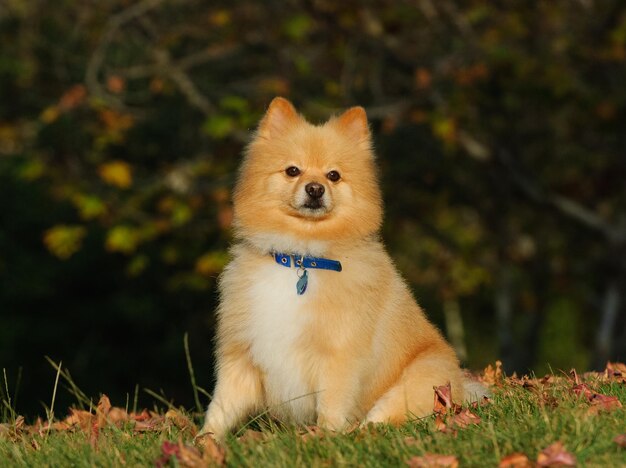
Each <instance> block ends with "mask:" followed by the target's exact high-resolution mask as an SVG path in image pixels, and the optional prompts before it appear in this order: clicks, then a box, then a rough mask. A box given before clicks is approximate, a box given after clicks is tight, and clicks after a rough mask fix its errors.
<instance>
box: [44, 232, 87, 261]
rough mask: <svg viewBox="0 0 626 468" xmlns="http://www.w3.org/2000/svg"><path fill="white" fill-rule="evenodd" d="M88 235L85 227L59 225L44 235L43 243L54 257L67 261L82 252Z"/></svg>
mask: <svg viewBox="0 0 626 468" xmlns="http://www.w3.org/2000/svg"><path fill="white" fill-rule="evenodd" d="M86 233H87V230H86V229H85V228H84V227H83V226H68V225H64V224H59V225H57V226H54V227H51V228H50V229H48V230H47V231H46V232H45V233H44V236H43V242H44V244H45V245H46V247H47V248H48V250H49V251H50V252H51V253H52V254H53V255H55V256H57V257H59V258H60V259H63V260H66V259H68V258H70V257H71V256H72V255H74V254H75V253H76V252H78V251H79V250H80V248H81V244H82V240H83V238H84V237H85V234H86Z"/></svg>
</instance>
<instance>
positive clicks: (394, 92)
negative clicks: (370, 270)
mask: <svg viewBox="0 0 626 468" xmlns="http://www.w3.org/2000/svg"><path fill="white" fill-rule="evenodd" d="M623 5H624V3H623V2H621V1H618V0H579V1H574V0H554V1H550V2H545V1H529V0H524V1H508V2H500V1H479V0H474V1H464V2H459V1H452V0H436V1H435V0H414V1H410V2H409V1H406V2H405V1H391V0H389V1H372V2H352V1H345V2H337V1H330V0H319V1H316V0H311V1H273V0H272V1H264V2H258V1H252V0H250V1H245V0H242V1H229V2H204V1H194V0H189V1H177V0H169V1H166V0H143V1H138V2H135V1H130V0H109V1H78V0H61V1H51V0H33V1H27V0H8V1H4V2H2V3H0V45H1V46H0V368H2V369H3V371H4V373H3V376H2V379H1V380H2V385H1V386H0V387H1V388H2V389H1V390H0V397H1V398H0V400H5V401H8V397H9V396H10V397H11V398H12V400H11V405H13V406H14V407H15V408H16V410H17V411H18V412H19V413H22V414H27V415H29V416H31V417H32V416H34V415H36V414H42V413H43V411H44V407H43V405H50V402H51V397H52V390H53V387H54V381H55V374H56V371H55V369H54V368H53V366H52V365H50V364H49V363H48V362H47V361H46V359H45V356H49V357H50V358H51V359H52V360H54V361H55V362H59V361H62V363H63V368H64V369H68V370H69V372H71V374H72V376H73V379H74V381H75V382H76V384H77V385H78V387H80V388H81V389H82V390H83V391H84V392H85V393H86V394H87V395H89V396H92V397H94V398H97V396H98V394H99V393H100V392H103V393H106V394H108V395H109V396H110V397H111V399H112V401H113V404H115V405H119V406H123V405H124V403H125V401H126V399H127V398H129V399H130V400H131V401H132V399H133V395H134V392H135V388H138V389H139V404H140V406H149V405H152V403H153V399H152V397H150V396H149V395H148V394H146V393H145V392H144V391H143V389H145V388H148V389H151V390H152V391H154V392H157V393H160V392H161V391H162V394H163V395H165V398H166V399H171V400H172V401H173V402H174V403H175V404H182V405H185V406H187V407H191V406H192V405H193V391H192V385H191V380H190V377H189V373H188V370H187V363H186V359H185V352H184V346H183V336H184V334H185V333H188V334H189V345H190V355H191V358H192V361H193V366H194V369H195V372H196V376H197V379H198V385H199V386H201V387H203V388H205V389H207V390H210V389H211V386H212V380H211V379H212V374H213V373H212V358H211V355H212V345H211V340H212V335H213V331H212V327H213V323H214V317H213V312H214V309H215V304H216V293H215V281H216V277H217V276H218V274H219V272H220V270H221V269H222V267H223V265H224V264H225V262H226V261H227V254H226V249H227V246H228V244H229V240H230V235H231V233H230V224H231V218H232V212H231V206H230V195H231V190H232V185H233V181H234V173H235V170H236V167H237V165H238V163H239V160H240V154H241V150H242V147H243V145H244V144H245V142H246V139H247V138H248V135H249V132H250V130H251V129H253V128H254V126H255V125H256V122H257V121H258V119H259V117H260V116H261V115H262V113H263V112H264V110H265V108H266V106H267V104H268V103H269V102H270V100H271V99H272V98H273V97H274V96H276V95H282V96H285V97H288V98H289V99H291V100H292V101H293V102H294V103H295V104H296V106H297V107H298V109H299V110H301V111H302V112H303V113H304V114H305V115H306V116H307V118H309V119H311V120H312V121H314V122H320V121H323V120H325V119H327V118H328V117H329V116H330V115H332V114H333V113H337V112H340V111H341V110H343V109H345V108H346V107H349V106H351V105H357V104H358V105H363V106H365V107H366V109H367V111H368V115H369V117H370V120H371V126H372V130H373V132H374V138H375V143H376V148H377V154H378V160H379V166H380V169H381V180H382V184H383V189H384V193H385V201H386V207H387V210H386V220H385V225H384V229H383V237H384V239H385V241H386V243H387V245H388V248H389V250H390V252H391V254H392V256H393V257H394V259H396V261H397V264H398V267H399V268H400V269H401V271H402V272H403V274H404V276H405V277H406V278H407V280H408V281H409V282H410V284H411V287H412V288H413V289H414V291H415V294H416V296H417V297H418V299H419V301H420V303H421V304H422V305H423V306H424V307H425V309H426V310H427V312H428V314H429V316H430V317H431V318H432V319H433V320H434V321H435V322H436V323H437V324H438V325H439V326H440V327H441V328H442V330H444V331H445V332H446V334H447V335H448V337H449V338H450V339H451V341H452V342H453V343H454V345H455V347H456V348H457V350H458V351H459V354H460V355H461V357H462V359H463V360H464V363H465V365H466V366H468V367H470V368H472V369H479V368H481V367H483V366H485V365H486V364H487V363H489V362H493V361H494V360H495V359H502V361H503V362H504V367H505V369H506V370H507V372H509V373H510V372H513V371H517V372H520V373H526V372H529V371H535V372H537V373H540V374H541V373H544V372H547V371H549V370H550V369H553V370H555V371H557V370H558V369H564V370H568V369H569V368H570V367H572V366H576V367H577V368H578V369H579V370H583V369H591V368H602V367H603V365H604V364H605V362H606V361H607V359H612V360H619V359H622V360H623V359H624V358H625V357H626V317H625V313H624V305H623V303H624V273H625V267H626V262H625V252H624V247H625V242H626V216H625V215H626V212H625V209H624V208H625V202H626V184H625V183H624V181H625V176H626V154H625V153H626V151H625V150H626V125H625V124H626V107H625V100H626V86H624V84H625V83H626V68H625V63H626V8H625V7H624V6H623ZM277 352H280V350H277ZM5 375H6V379H5V377H4V376H5ZM20 376H21V377H20ZM5 382H6V385H5ZM18 384H19V385H18ZM16 386H19V390H18V392H17V395H16V394H15V387H16ZM16 400H17V401H16ZM74 401H75V399H74V397H73V396H72V395H71V394H70V392H68V391H66V390H63V389H62V387H61V390H59V392H58V395H57V402H56V405H57V408H67V406H69V405H70V404H72V403H73V402H74ZM205 402H206V398H204V397H203V403H205ZM62 411H63V410H61V412H62Z"/></svg>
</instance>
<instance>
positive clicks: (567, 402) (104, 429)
mask: <svg viewBox="0 0 626 468" xmlns="http://www.w3.org/2000/svg"><path fill="white" fill-rule="evenodd" d="M482 378H483V379H484V380H485V381H486V382H487V383H488V384H490V388H491V391H492V393H493V395H492V397H491V398H490V399H489V401H484V402H481V404H480V405H474V406H473V407H468V408H459V407H456V406H454V405H452V406H451V405H450V404H449V403H448V402H447V401H446V393H445V388H444V387H440V388H439V389H438V396H436V395H437V394H436V393H435V392H433V395H434V398H433V400H434V401H435V404H434V409H435V411H436V414H435V415H433V416H432V417H428V418H425V419H423V420H418V421H413V422H411V423H409V424H406V425H404V426H402V427H399V428H396V427H387V426H376V427H374V426H370V427H365V428H354V429H353V430H352V431H350V432H349V433H346V434H334V433H327V432H324V431H322V430H320V429H318V428H316V427H307V428H294V427H284V426H280V425H279V424H278V423H276V422H275V421H271V420H269V419H267V418H260V419H258V420H256V421H253V422H252V423H250V424H248V425H247V426H246V427H243V428H241V430H240V431H239V432H238V433H236V434H233V435H232V436H231V437H230V438H229V439H228V441H227V443H226V444H225V446H224V447H218V446H217V445H215V444H214V443H212V441H210V440H206V439H199V440H196V443H195V444H194V435H195V434H196V432H197V429H198V425H199V424H200V423H201V418H202V416H201V415H200V414H191V413H188V412H186V411H184V410H182V409H174V408H169V409H168V408H166V407H164V408H163V410H162V411H160V412H154V411H145V410H143V411H132V410H129V409H128V408H119V407H115V406H111V404H110V402H109V401H108V398H106V397H103V398H101V399H100V402H99V403H98V405H97V406H95V407H93V408H91V409H90V408H89V406H88V405H87V402H88V399H86V397H85V396H84V395H80V394H79V395H78V399H79V400H80V401H79V402H78V404H77V407H79V406H82V407H83V408H84V409H77V408H75V409H72V410H70V411H69V412H68V415H67V416H65V415H64V416H63V418H55V419H52V417H51V416H52V415H51V412H49V414H48V418H46V420H43V421H41V420H40V421H37V422H31V423H29V424H26V423H25V422H24V420H23V419H22V418H20V417H18V416H17V415H16V414H14V413H13V412H12V411H8V410H5V411H4V412H3V414H4V419H5V420H4V421H3V422H2V424H0V466H29V467H30V466H38V467H39V466H55V467H57V466H77V467H82V466H103V467H109V466H110V467H117V466H155V465H156V466H193V467H199V466H211V465H220V464H226V465H227V466H284V467H292V466H307V467H308V466H369V467H380V466H413V467H420V466H461V467H463V466H471V467H489V466H498V465H500V466H516V467H522V466H573V464H576V465H577V466H597V467H610V466H626V440H625V439H626V435H624V434H625V433H626V409H624V407H623V405H624V404H626V367H625V366H623V365H621V366H620V365H613V366H610V367H609V368H608V369H607V371H605V373H592V374H585V375H583V376H578V375H576V374H575V373H569V374H557V375H551V376H546V377H544V378H542V379H536V378H533V379H528V378H523V379H518V378H516V377H508V378H505V377H504V376H502V375H501V374H500V373H499V372H496V371H495V369H491V370H489V371H487V372H486V373H485V374H483V376H482ZM7 403H8V402H6V401H5V405H4V406H5V408H7V407H8V405H7ZM506 463H510V464H508V465H507V464H506ZM514 463H517V464H514ZM559 463H561V465H559Z"/></svg>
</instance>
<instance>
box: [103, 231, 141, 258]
mask: <svg viewBox="0 0 626 468" xmlns="http://www.w3.org/2000/svg"><path fill="white" fill-rule="evenodd" d="M140 240H141V239H140V236H139V232H138V231H137V229H135V228H134V227H131V226H125V225H119V226H115V227H114V228H112V229H110V230H109V232H108V233H107V237H106V241H105V247H106V249H107V250H108V251H110V252H122V253H125V254H130V253H132V252H134V251H135V250H136V249H137V246H138V245H139V242H140Z"/></svg>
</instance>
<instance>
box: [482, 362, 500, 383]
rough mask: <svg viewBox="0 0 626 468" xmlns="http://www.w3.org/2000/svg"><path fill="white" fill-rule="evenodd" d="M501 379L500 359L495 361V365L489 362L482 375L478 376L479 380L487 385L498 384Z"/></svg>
mask: <svg viewBox="0 0 626 468" xmlns="http://www.w3.org/2000/svg"><path fill="white" fill-rule="evenodd" d="M503 379H504V374H503V373H502V361H496V365H495V367H493V366H492V365H491V364H489V365H488V366H487V367H485V370H483V375H482V377H480V380H481V381H482V382H483V383H486V384H487V385H500V384H501V383H502V380H503Z"/></svg>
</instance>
